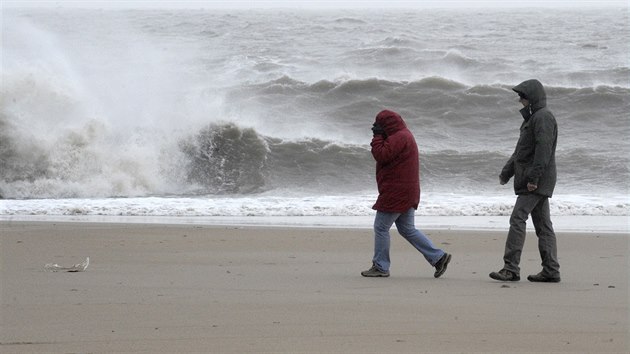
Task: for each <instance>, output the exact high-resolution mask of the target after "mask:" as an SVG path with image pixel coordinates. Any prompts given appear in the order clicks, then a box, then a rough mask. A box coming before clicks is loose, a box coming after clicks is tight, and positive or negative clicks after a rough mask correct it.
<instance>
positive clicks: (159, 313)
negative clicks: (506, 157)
mask: <svg viewBox="0 0 630 354" xmlns="http://www.w3.org/2000/svg"><path fill="white" fill-rule="evenodd" d="M425 232H426V233H427V234H428V235H429V237H430V238H431V239H432V240H433V241H434V242H435V243H436V245H438V246H440V247H441V248H444V249H445V250H446V251H447V252H449V253H452V254H453V260H452V262H451V264H450V266H449V269H448V270H447V272H446V273H445V275H444V276H443V277H442V278H440V279H434V278H433V269H432V268H431V267H430V266H429V265H428V264H427V263H426V261H425V260H424V258H423V257H422V256H421V255H420V254H419V253H417V252H416V251H415V250H414V249H413V248H412V247H411V246H410V245H408V244H407V243H406V241H404V239H402V238H401V237H400V236H398V234H397V233H396V232H395V231H392V252H391V257H392V267H391V269H390V272H391V277H390V278H377V279H372V278H364V277H361V276H360V272H361V271H362V270H365V269H367V268H369V266H370V265H371V264H370V260H371V256H372V248H373V240H372V233H371V231H370V230H361V229H332V228H325V229H316V228H273V227H255V226H247V227H220V226H201V225H158V224H105V223H63V222H17V221H2V222H0V242H1V244H0V249H1V251H0V252H1V253H0V256H1V258H2V259H1V283H0V285H1V296H2V298H1V303H2V307H1V313H0V314H1V316H0V317H1V333H0V352H2V353H37V352H54V353H73V352H76V353H79V352H80V353H87V352H90V353H104V352H149V353H174V352H208V353H246V352H257V353H260V352H267V353H295V352H320V353H401V352H409V353H419V352H484V353H487V352H497V353H508V352H589V353H597V352H619V353H625V352H628V350H629V332H628V331H629V325H628V322H629V312H628V301H629V300H628V277H629V263H628V253H629V252H628V248H629V246H628V245H629V243H628V241H629V239H630V236H629V235H627V234H619V233H616V234H605V233H597V232H589V233H586V232H585V233H579V232H558V250H559V251H558V254H559V260H560V265H561V272H562V282H561V283H559V284H536V283H530V282H528V281H527V280H526V279H525V278H526V276H527V275H528V274H533V273H537V272H538V271H539V270H540V259H539V256H538V250H537V247H536V237H535V235H533V234H530V235H529V236H528V238H527V242H526V245H525V249H524V253H523V257H522V262H521V266H522V274H521V276H522V280H521V281H520V282H516V283H500V282H496V281H493V280H492V279H490V278H489V277H488V273H490V272H491V271H495V270H498V269H500V268H501V266H502V253H503V246H504V241H505V233H506V232H505V231H500V232H497V231H462V230H456V231H447V230H436V231H431V230H425ZM88 256H89V257H90V265H89V267H88V268H87V270H86V271H85V272H77V273H69V272H48V271H45V269H44V265H45V264H46V263H57V264H59V265H61V266H68V265H72V264H75V263H80V262H82V261H84V260H85V258H86V257H88Z"/></svg>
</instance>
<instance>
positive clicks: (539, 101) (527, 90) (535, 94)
mask: <svg viewBox="0 0 630 354" xmlns="http://www.w3.org/2000/svg"><path fill="white" fill-rule="evenodd" d="M512 90H513V91H514V92H516V93H520V94H523V95H525V97H527V100H528V101H529V104H530V105H531V107H532V111H534V112H535V111H537V110H539V109H541V108H543V107H545V106H547V94H546V93H545V89H544V87H543V85H542V84H541V83H540V81H538V80H536V79H532V80H527V81H523V82H521V83H520V84H518V85H516V86H514V87H513V88H512Z"/></svg>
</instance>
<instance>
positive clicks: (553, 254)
mask: <svg viewBox="0 0 630 354" xmlns="http://www.w3.org/2000/svg"><path fill="white" fill-rule="evenodd" d="M532 221H533V222H534V227H535V228H536V236H538V250H539V252H540V258H541V259H542V267H543V270H542V275H543V276H545V277H547V278H560V264H559V263H558V247H557V244H556V233H555V232H554V231H553V224H552V223H551V214H550V212H549V198H547V197H545V198H544V199H542V200H540V202H539V203H538V205H536V207H535V208H534V210H532Z"/></svg>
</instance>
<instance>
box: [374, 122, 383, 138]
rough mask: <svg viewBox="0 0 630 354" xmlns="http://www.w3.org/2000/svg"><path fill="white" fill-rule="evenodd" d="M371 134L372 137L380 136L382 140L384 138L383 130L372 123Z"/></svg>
mask: <svg viewBox="0 0 630 354" xmlns="http://www.w3.org/2000/svg"><path fill="white" fill-rule="evenodd" d="M372 133H373V134H374V135H382V136H383V138H385V129H383V127H381V126H380V125H379V124H376V123H374V124H373V125H372Z"/></svg>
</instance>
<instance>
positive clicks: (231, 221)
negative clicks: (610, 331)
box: [0, 214, 630, 235]
mask: <svg viewBox="0 0 630 354" xmlns="http://www.w3.org/2000/svg"><path fill="white" fill-rule="evenodd" d="M415 220H416V226H417V227H418V228H419V229H421V230H459V231H504V232H507V230H508V228H509V216H424V215H419V214H416V217H415ZM551 220H552V222H553V224H554V229H555V231H556V232H598V233H607V234H608V233H611V234H628V235H630V216H589V215H570V216H567V215H556V216H554V215H552V216H551ZM14 221H17V222H75V223H114V224H118V223H123V224H125V223H128V224H157V225H203V226H238V227H244V226H251V227H262V228H265V227H285V228H349V229H371V228H372V223H373V222H374V216H373V215H369V216H196V217H191V216H108V215H107V216H106V215H0V222H14ZM527 227H528V230H530V231H531V230H533V224H532V223H531V219H530V220H528V223H527Z"/></svg>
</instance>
